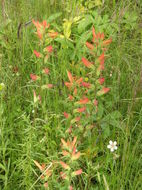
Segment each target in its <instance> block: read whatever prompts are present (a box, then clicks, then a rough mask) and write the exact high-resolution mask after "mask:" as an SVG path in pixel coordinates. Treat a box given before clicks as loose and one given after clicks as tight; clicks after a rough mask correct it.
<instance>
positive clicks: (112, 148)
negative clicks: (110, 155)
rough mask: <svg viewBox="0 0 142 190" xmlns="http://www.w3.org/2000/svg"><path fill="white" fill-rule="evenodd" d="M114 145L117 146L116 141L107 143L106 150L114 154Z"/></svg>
mask: <svg viewBox="0 0 142 190" xmlns="http://www.w3.org/2000/svg"><path fill="white" fill-rule="evenodd" d="M116 145H117V142H116V141H114V142H112V141H109V145H107V148H109V149H110V151H111V152H114V151H115V150H117V146H116Z"/></svg>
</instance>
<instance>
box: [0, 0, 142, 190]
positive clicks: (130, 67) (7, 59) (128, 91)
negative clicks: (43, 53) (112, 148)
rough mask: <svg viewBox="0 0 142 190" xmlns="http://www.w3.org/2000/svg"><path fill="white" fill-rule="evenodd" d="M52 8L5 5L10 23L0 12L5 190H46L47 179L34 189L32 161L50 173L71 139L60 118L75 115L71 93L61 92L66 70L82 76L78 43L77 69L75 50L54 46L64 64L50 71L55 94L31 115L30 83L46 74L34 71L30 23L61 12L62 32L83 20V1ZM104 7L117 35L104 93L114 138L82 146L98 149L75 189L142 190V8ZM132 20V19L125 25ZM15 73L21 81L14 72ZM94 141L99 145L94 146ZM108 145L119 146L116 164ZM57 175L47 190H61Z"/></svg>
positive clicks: (22, 0) (55, 61) (46, 94)
mask: <svg viewBox="0 0 142 190" xmlns="http://www.w3.org/2000/svg"><path fill="white" fill-rule="evenodd" d="M51 2H52V3H53V4H52V5H51V4H50V1H49V0H43V1H39V0H37V1H34V0H12V1H5V5H4V7H2V4H1V9H2V10H3V9H4V10H3V11H4V15H2V12H1V15H0V21H1V26H0V83H4V84H5V88H4V89H3V90H2V91H0V190H19V189H22V190H30V189H35V190H36V189H37V190H38V189H41V190H42V189H45V188H44V186H43V182H42V180H41V179H39V180H38V181H36V180H37V179H38V177H39V176H40V172H39V171H38V169H37V167H36V166H35V164H34V162H33V160H37V161H38V162H39V163H47V165H49V164H50V163H51V162H52V161H53V160H54V161H55V160H59V157H60V155H61V154H60V153H61V149H60V138H61V137H65V134H64V133H63V132H64V131H65V127H66V126H65V123H64V121H63V117H62V115H63V114H62V113H63V112H64V110H65V109H69V108H68V107H67V105H66V104H65V98H66V97H67V89H66V88H65V87H64V86H63V85H62V80H64V81H67V80H68V79H67V75H66V70H71V71H72V72H74V73H76V74H78V75H81V73H80V72H79V71H78V70H77V69H76V68H78V65H79V58H78V55H81V56H82V54H83V53H84V52H83V51H84V50H82V47H83V45H82V44H83V43H82V41H81V40H80V41H81V43H80V44H79V46H78V47H76V46H74V48H75V52H76V53H75V56H74V57H75V62H77V64H75V65H73V63H72V61H73V60H72V58H71V53H72V52H70V49H69V50H68V49H67V48H66V47H64V45H56V43H55V47H56V48H57V55H58V56H56V57H52V64H50V65H49V66H50V69H51V70H52V75H51V78H50V80H51V81H52V82H53V84H56V86H57V88H56V89H55V90H51V91H46V90H45V91H43V92H42V94H41V96H42V105H41V106H39V108H38V111H37V113H32V110H33V104H32V101H33V91H32V90H33V89H35V88H36V86H35V83H30V77H29V76H30V73H38V72H39V71H40V66H39V63H36V62H37V59H36V58H35V57H34V56H33V50H34V49H36V48H37V49H38V48H39V47H38V40H37V38H35V34H34V31H35V28H34V26H33V24H32V23H29V24H28V25H26V26H25V23H27V22H29V21H31V19H33V18H34V19H35V20H40V21H42V20H44V19H47V18H48V17H49V16H50V15H53V14H54V13H57V12H62V13H63V14H62V16H61V17H59V18H57V19H56V20H55V21H53V23H52V24H53V26H54V27H55V28H56V29H57V30H59V32H62V31H60V30H61V28H60V26H61V25H62V23H63V21H62V19H63V18H67V19H69V18H70V12H68V11H67V9H68V10H69V7H72V8H71V12H72V15H73V17H75V16H78V14H79V13H78V12H77V11H76V5H78V4H79V2H80V1H62V3H61V2H60V1H57V0H54V1H51ZM104 2H105V3H104V5H103V6H101V7H98V6H96V7H95V8H93V9H96V10H98V11H99V13H100V14H101V15H104V14H107V15H108V17H109V18H111V21H110V23H112V24H115V26H113V27H112V28H113V29H114V28H115V27H116V29H114V32H112V34H113V42H112V44H111V45H110V48H109V52H108V57H107V60H106V70H105V78H106V85H107V86H109V87H110V88H111V91H110V93H108V95H106V96H105V97H104V99H103V101H102V105H103V107H104V108H103V112H104V118H105V117H107V118H108V117H109V120H110V121H109V123H111V124H110V131H109V134H108V135H107V137H106V138H104V136H103V134H101V135H98V133H97V132H96V133H95V135H94V137H93V138H92V140H90V141H89V142H88V144H89V146H88V145H86V144H85V143H86V142H84V144H83V145H82V146H81V145H80V147H79V150H85V147H89V148H90V149H91V148H92V149H93V148H94V147H95V146H96V147H95V149H94V152H93V154H94V155H95V154H96V155H95V156H90V155H89V153H84V155H82V160H81V159H80V160H81V161H80V167H82V169H83V172H84V173H83V174H82V175H81V177H80V176H79V178H78V179H77V180H73V184H74V187H75V188H76V189H78V190H87V189H88V190H91V189H92V190H103V189H106V190H108V189H110V190H124V189H126V190H141V189H142V154H141V152H142V106H141V105H142V59H141V49H142V31H141V25H142V19H141V18H142V13H141V10H142V5H141V2H140V1H115V0H114V1H104ZM71 3H72V4H71ZM77 3H78V4H77ZM83 5H84V4H83ZM78 6H79V5H78ZM89 12H90V11H89ZM126 13H128V17H127V16H126V17H125V15H126ZM81 14H82V13H81ZM88 14H89V13H88ZM131 15H133V16H131ZM134 16H136V17H137V18H136V20H135V19H133V18H134ZM96 22H97V21H96ZM98 22H99V21H98ZM19 24H21V27H20V26H19ZM18 26H19V27H18ZM75 27H76V25H75V26H74V28H73V32H74V34H76V35H74V36H73V39H74V41H75V40H76V39H77V40H78V39H80V38H81V36H79V34H77V32H76V28H75ZM112 28H111V29H108V27H107V28H106V29H105V30H106V31H105V32H108V31H112ZM87 29H88V28H87ZM108 33H109V32H108ZM108 33H107V35H108V36H109V34H108ZM75 42H76V41H75ZM77 48H78V49H77ZM79 50H80V51H79ZM16 67H17V68H18V73H19V75H16V74H15V73H14V71H13V68H16ZM82 72H83V71H82ZM110 73H112V76H110ZM44 80H45V79H44ZM44 82H45V81H44ZM114 111H119V112H120V113H121V116H120V117H118V119H116V120H115V117H114V118H112V116H109V114H110V113H113V112H114ZM104 118H103V119H104ZM106 121H108V120H105V119H104V120H102V121H101V122H104V123H105V122H106ZM88 136H89V134H88ZM96 139H98V144H97V143H95V142H96ZM109 140H116V141H117V143H118V150H117V151H116V156H118V157H117V158H116V159H113V156H112V154H111V153H110V152H109V151H108V149H107V144H108V142H109ZM86 149H87V148H86ZM85 151H86V150H85ZM90 157H91V159H90ZM84 163H86V165H85V164H84ZM58 172H59V169H57V170H56V172H55V173H54V174H53V175H52V177H51V178H50V182H51V184H53V185H51V186H50V187H49V189H51V190H52V189H53V190H54V189H61V186H59V185H58V184H59V183H60V182H61V180H60V178H59V173H58ZM99 176H100V178H99ZM35 182H36V183H35Z"/></svg>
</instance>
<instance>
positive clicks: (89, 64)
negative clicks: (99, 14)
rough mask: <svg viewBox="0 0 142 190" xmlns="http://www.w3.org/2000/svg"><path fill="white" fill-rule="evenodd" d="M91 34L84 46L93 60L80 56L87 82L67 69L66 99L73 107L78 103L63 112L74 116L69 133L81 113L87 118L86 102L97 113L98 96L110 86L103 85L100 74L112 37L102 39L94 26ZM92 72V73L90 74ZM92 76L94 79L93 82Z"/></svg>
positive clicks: (67, 115)
mask: <svg viewBox="0 0 142 190" xmlns="http://www.w3.org/2000/svg"><path fill="white" fill-rule="evenodd" d="M92 36H93V38H92V43H90V42H86V46H87V48H88V49H89V52H90V54H91V56H92V55H93V56H94V59H95V62H93V61H89V60H88V59H87V58H85V57H82V59H81V61H82V63H83V64H84V66H85V70H86V76H84V77H85V78H86V77H87V78H89V79H88V82H86V81H85V80H84V78H83V77H81V78H78V77H76V76H75V77H74V76H73V75H72V74H71V72H70V71H67V75H68V79H69V82H65V85H66V86H67V88H68V89H69V91H70V92H69V96H68V99H69V100H70V101H73V102H74V103H73V104H72V105H75V107H77V105H78V108H75V109H74V108H73V109H72V113H70V114H69V113H66V112H64V116H65V118H66V119H69V118H70V116H72V117H74V118H73V119H72V120H71V125H70V127H69V129H68V132H69V133H71V132H72V128H73V124H75V126H76V125H79V121H81V118H82V114H83V119H84V113H85V115H86V116H87V118H88V116H89V114H90V113H89V112H87V105H88V104H92V103H93V104H92V106H94V108H95V110H96V113H97V111H98V98H99V97H100V96H102V95H104V94H106V93H108V92H109V90H110V88H107V87H105V86H104V82H105V78H104V77H103V76H102V74H103V73H102V72H103V70H104V68H105V66H104V62H105V52H106V50H107V46H108V45H109V44H110V43H111V41H112V39H107V40H104V38H105V36H104V34H103V33H100V32H99V33H97V34H96V32H95V29H94V27H93V28H92ZM104 47H105V48H104ZM98 50H99V51H98ZM97 52H101V54H100V55H98V54H97ZM90 73H91V74H90ZM92 73H93V74H94V75H92ZM88 76H89V77H88ZM90 76H91V77H90ZM92 78H94V79H95V84H94V80H92ZM81 88H82V93H81V95H80V94H78V91H80V89H81ZM89 89H91V90H92V92H93V93H92V92H91V93H92V94H90V91H89ZM76 97H80V99H78V100H77V98H76ZM91 109H92V108H91ZM75 114H77V116H75ZM78 114H79V115H78Z"/></svg>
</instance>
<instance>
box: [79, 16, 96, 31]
mask: <svg viewBox="0 0 142 190" xmlns="http://www.w3.org/2000/svg"><path fill="white" fill-rule="evenodd" d="M92 23H93V17H92V16H91V15H86V17H85V18H84V19H82V20H81V21H80V22H79V25H78V32H79V33H82V32H83V31H85V29H86V27H87V26H89V25H90V24H92Z"/></svg>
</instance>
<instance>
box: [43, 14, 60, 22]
mask: <svg viewBox="0 0 142 190" xmlns="http://www.w3.org/2000/svg"><path fill="white" fill-rule="evenodd" d="M61 15H62V13H61V12H59V13H55V14H53V15H51V16H50V17H49V18H48V19H47V22H48V23H51V22H52V21H54V20H56V19H57V18H59V17H60V16H61Z"/></svg>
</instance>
